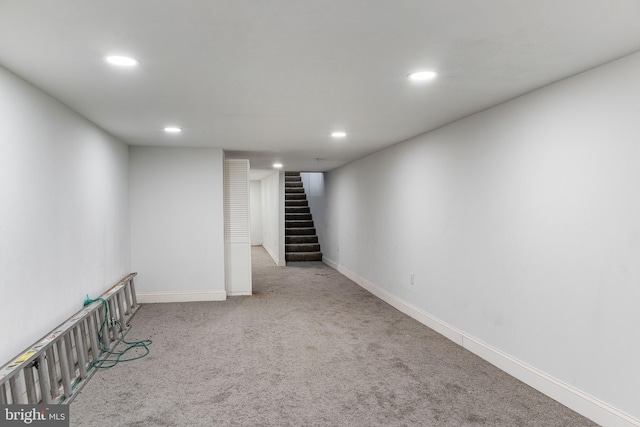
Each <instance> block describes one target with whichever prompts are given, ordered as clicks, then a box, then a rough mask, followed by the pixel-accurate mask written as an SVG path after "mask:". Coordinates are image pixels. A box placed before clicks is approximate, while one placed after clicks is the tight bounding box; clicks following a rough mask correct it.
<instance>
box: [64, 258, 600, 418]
mask: <svg viewBox="0 0 640 427" xmlns="http://www.w3.org/2000/svg"><path fill="white" fill-rule="evenodd" d="M252 256H253V278H254V279H253V280H254V281H253V284H254V291H255V295H253V296H251V297H233V298H230V299H228V300H227V301H225V302H197V303H173V304H148V305H144V306H143V307H142V308H141V309H140V311H139V313H138V314H137V315H136V317H135V318H134V319H133V328H132V330H131V331H130V332H129V335H128V337H127V339H129V340H142V339H151V340H153V344H152V345H151V354H150V355H149V356H147V357H145V358H143V359H140V360H136V361H132V362H127V363H122V364H119V365H118V366H116V367H114V368H112V369H108V370H101V371H99V372H98V373H97V374H96V375H95V376H94V377H93V379H92V380H91V381H90V382H89V383H88V384H87V386H86V387H85V388H84V390H82V392H81V393H80V394H79V396H78V397H77V398H76V400H75V401H74V402H73V403H72V404H71V408H70V409H71V425H72V426H145V427H146V426H149V427H156V426H479V425H481V426H508V427H513V426H545V427H550V426H562V427H567V426H581V427H582V426H593V425H595V424H594V423H592V422H590V421H589V420H587V419H585V418H583V417H581V416H580V415H578V414H576V413H574V412H572V411H571V410H569V409H567V408H566V407H564V406H562V405H560V404H559V403H557V402H555V401H553V400H551V399H549V398H548V397H545V396H544V395H542V394H540V393H538V392H537V391H535V390H533V389H532V388H530V387H528V386H526V385H524V384H523V383H521V382H520V381H518V380H516V379H514V378H512V377H510V376H509V375H507V374H505V373H503V372H502V371H500V370H498V369H497V368H495V367H493V366H492V365H490V364H489V363H487V362H485V361H483V360H482V359H480V358H478V357H476V356H475V355H473V354H471V353H470V352H468V351H466V350H464V349H463V348H461V347H459V346H457V345H455V344H453V343H452V342H450V341H449V340H447V339H445V338H443V337H441V336H440V335H438V334H437V333H435V332H433V331H431V330H430V329H428V328H427V327H425V326H423V325H422V324H420V323H418V322H417V321H415V320H413V319H411V318H409V317H407V316H405V315H404V314H402V313H400V312H398V311H397V310H395V309H394V308H392V307H391V306H389V305H387V304H386V303H384V302H382V301H381V300H379V299H377V298H376V297H374V296H372V295H371V294H369V293H368V292H366V291H365V290H363V289H362V288H360V287H359V286H357V285H356V284H354V283H353V282H351V281H349V280H348V279H346V278H345V277H344V276H342V275H341V274H339V273H338V272H336V271H335V270H333V269H331V268H329V267H327V266H326V265H324V264H322V263H319V262H313V263H299V264H293V266H290V267H276V266H275V265H274V264H273V262H271V259H270V258H269V256H268V255H267V254H266V252H265V251H264V250H263V249H262V248H254V249H253V251H252Z"/></svg>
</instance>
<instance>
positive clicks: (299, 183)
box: [284, 181, 302, 188]
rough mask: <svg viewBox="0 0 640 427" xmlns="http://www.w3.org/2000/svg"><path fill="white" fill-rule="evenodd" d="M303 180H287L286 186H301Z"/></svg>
mask: <svg viewBox="0 0 640 427" xmlns="http://www.w3.org/2000/svg"><path fill="white" fill-rule="evenodd" d="M300 187H302V181H285V183H284V188H300Z"/></svg>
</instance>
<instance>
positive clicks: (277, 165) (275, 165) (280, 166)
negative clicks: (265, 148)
mask: <svg viewBox="0 0 640 427" xmlns="http://www.w3.org/2000/svg"><path fill="white" fill-rule="evenodd" d="M273 167H274V168H276V169H282V163H274V164H273Z"/></svg>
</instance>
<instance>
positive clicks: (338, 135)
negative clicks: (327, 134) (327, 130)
mask: <svg viewBox="0 0 640 427" xmlns="http://www.w3.org/2000/svg"><path fill="white" fill-rule="evenodd" d="M331 136H332V137H333V138H344V137H345V136H347V134H346V132H342V131H338V132H333V133H332V134H331Z"/></svg>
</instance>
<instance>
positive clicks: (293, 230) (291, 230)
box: [284, 228, 316, 236]
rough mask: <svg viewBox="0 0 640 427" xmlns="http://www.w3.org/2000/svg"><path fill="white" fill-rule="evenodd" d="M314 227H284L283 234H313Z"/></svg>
mask: <svg viewBox="0 0 640 427" xmlns="http://www.w3.org/2000/svg"><path fill="white" fill-rule="evenodd" d="M315 234H316V229H315V228H285V230H284V235H285V236H315Z"/></svg>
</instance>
